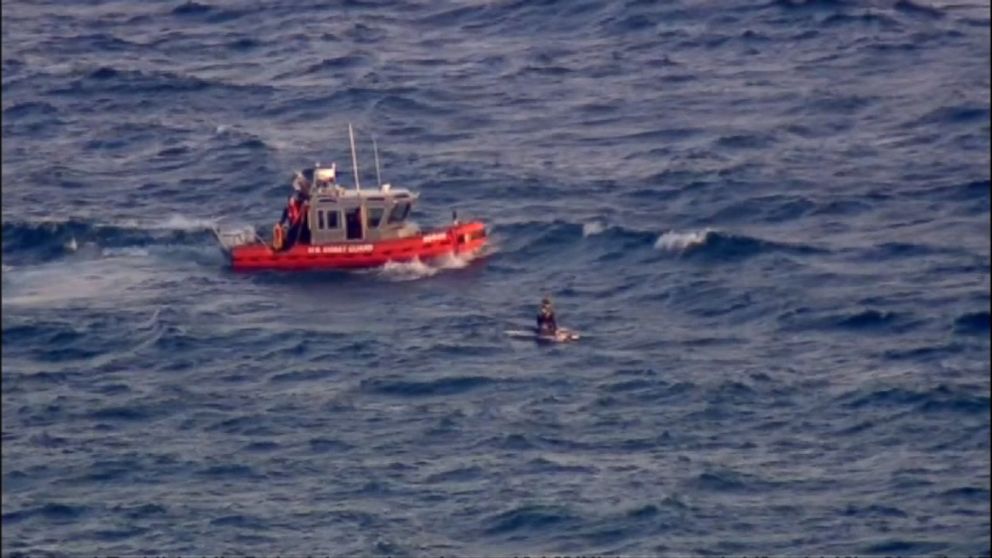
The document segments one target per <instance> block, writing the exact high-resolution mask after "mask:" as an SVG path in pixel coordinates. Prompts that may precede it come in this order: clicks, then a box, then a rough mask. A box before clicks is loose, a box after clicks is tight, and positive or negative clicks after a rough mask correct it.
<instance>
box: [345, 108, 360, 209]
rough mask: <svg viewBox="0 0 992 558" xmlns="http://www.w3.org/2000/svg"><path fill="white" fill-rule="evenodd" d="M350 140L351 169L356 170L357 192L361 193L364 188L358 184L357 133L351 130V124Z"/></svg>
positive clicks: (349, 128) (349, 127)
mask: <svg viewBox="0 0 992 558" xmlns="http://www.w3.org/2000/svg"><path fill="white" fill-rule="evenodd" d="M348 138H349V139H351V168H352V169H354V170H355V191H356V192H361V191H362V186H361V185H360V184H359V183H358V158H357V157H356V156H355V132H354V131H353V130H352V129H351V122H349V123H348Z"/></svg>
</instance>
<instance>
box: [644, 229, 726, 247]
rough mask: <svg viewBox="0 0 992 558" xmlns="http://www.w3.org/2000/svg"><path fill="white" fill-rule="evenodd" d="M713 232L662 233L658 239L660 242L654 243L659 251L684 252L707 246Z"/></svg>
mask: <svg viewBox="0 0 992 558" xmlns="http://www.w3.org/2000/svg"><path fill="white" fill-rule="evenodd" d="M712 232H713V231H712V230H711V229H705V230H702V231H688V232H681V233H680V232H676V231H668V232H665V233H662V234H661V236H659V237H658V240H657V241H656V242H655V243H654V247H655V248H657V249H659V250H667V251H669V252H682V251H685V250H686V249H688V248H692V247H695V246H702V245H703V244H706V241H707V240H709V238H710V234H711V233H712Z"/></svg>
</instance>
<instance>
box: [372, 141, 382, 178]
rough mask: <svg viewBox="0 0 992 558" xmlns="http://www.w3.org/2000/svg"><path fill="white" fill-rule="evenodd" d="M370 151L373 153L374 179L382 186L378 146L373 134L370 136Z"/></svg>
mask: <svg viewBox="0 0 992 558" xmlns="http://www.w3.org/2000/svg"><path fill="white" fill-rule="evenodd" d="M372 153H374V154H375V181H376V182H377V183H378V184H379V187H380V188H381V187H382V174H381V173H380V172H379V147H378V146H377V145H376V144H375V136H372Z"/></svg>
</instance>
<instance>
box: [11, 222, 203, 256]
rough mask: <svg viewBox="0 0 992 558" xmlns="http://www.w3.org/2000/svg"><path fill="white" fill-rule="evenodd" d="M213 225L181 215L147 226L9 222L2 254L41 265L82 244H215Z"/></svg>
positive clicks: (120, 246) (128, 246)
mask: <svg viewBox="0 0 992 558" xmlns="http://www.w3.org/2000/svg"><path fill="white" fill-rule="evenodd" d="M213 227H214V224H213V222H211V221H209V220H198V219H190V218H187V217H182V216H174V217H168V218H166V219H164V220H156V221H150V222H146V223H138V222H133V221H131V222H122V223H120V224H99V223H93V222H90V221H82V220H65V221H34V222H23V221H20V222H18V221H11V220H5V221H4V223H3V254H4V257H10V258H13V259H15V260H17V261H29V262H43V261H51V260H54V259H57V258H59V257H63V256H65V255H68V254H71V253H74V252H77V251H80V250H81V248H82V247H83V246H84V245H95V246H97V247H99V248H100V249H102V250H110V251H111V253H113V251H114V250H118V252H117V254H120V253H121V252H119V250H122V249H137V248H143V247H147V246H150V245H181V246H201V247H202V246H205V245H207V244H211V243H212V242H213V241H214V237H213V232H212V231H213Z"/></svg>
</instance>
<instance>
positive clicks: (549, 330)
mask: <svg viewBox="0 0 992 558" xmlns="http://www.w3.org/2000/svg"><path fill="white" fill-rule="evenodd" d="M557 331H558V322H557V321H556V320H555V308H554V306H552V305H551V299H550V298H548V297H544V300H542V301H541V308H540V310H538V311H537V332H538V333H539V334H541V335H554V334H555V333H557Z"/></svg>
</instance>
